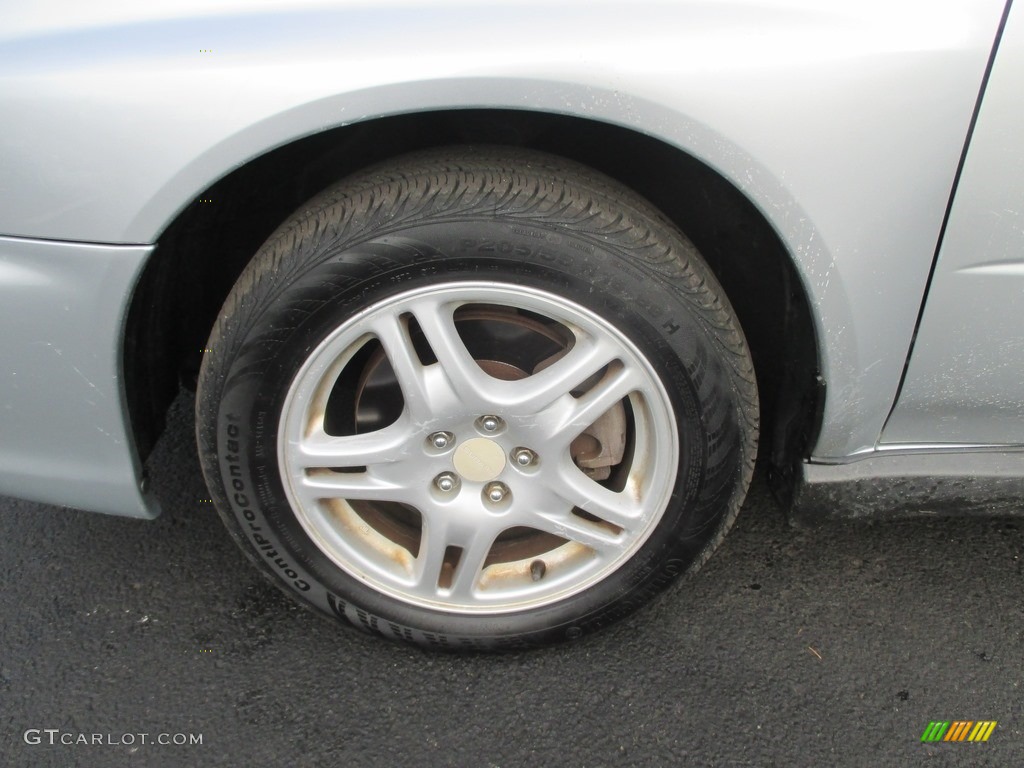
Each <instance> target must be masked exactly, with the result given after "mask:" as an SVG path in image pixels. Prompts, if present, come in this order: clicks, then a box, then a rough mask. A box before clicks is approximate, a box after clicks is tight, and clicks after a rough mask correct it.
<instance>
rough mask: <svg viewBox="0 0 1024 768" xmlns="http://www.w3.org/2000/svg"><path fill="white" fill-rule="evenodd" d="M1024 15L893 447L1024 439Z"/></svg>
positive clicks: (1002, 64) (960, 194)
mask: <svg viewBox="0 0 1024 768" xmlns="http://www.w3.org/2000/svg"><path fill="white" fill-rule="evenodd" d="M1022 84H1024V15H1022V14H1021V13H1019V12H1017V13H1013V14H1011V15H1010V17H1009V18H1008V19H1007V24H1006V28H1005V30H1004V32H1003V37H1002V41H1001V43H1000V46H999V52H998V54H997V56H996V59H995V62H994V65H993V67H992V74H991V76H990V78H989V82H988V86H987V88H986V90H985V100H984V101H983V102H982V105H981V110H980V112H979V113H978V122H977V125H976V126H975V129H974V135H973V137H972V140H971V146H970V149H969V150H968V152H967V158H966V162H965V165H964V169H963V173H962V175H961V178H960V183H959V186H958V188H957V194H956V198H955V200H954V202H953V207H952V210H951V212H950V218H949V225H948V227H947V230H946V234H945V237H944V239H943V244H942V250H941V252H940V254H939V261H938V265H937V267H936V270H935V276H934V278H933V280H932V285H931V288H930V290H929V292H928V303H927V305H926V306H925V311H924V317H923V322H922V323H921V328H920V330H919V331H918V335H917V340H916V342H915V344H914V350H913V355H912V356H911V359H910V367H909V369H908V372H907V378H906V382H905V383H904V386H903V390H902V392H901V396H900V400H899V403H898V404H897V405H896V409H895V410H894V411H893V414H892V417H891V418H890V420H889V422H888V424H887V425H886V428H885V432H884V434H883V436H882V438H883V442H884V443H904V442H908V441H928V442H933V443H965V442H974V443H988V444H1014V443H1021V442H1024V86H1022Z"/></svg>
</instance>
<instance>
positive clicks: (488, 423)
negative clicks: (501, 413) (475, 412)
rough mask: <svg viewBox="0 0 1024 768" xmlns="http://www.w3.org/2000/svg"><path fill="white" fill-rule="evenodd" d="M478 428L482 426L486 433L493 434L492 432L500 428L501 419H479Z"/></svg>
mask: <svg viewBox="0 0 1024 768" xmlns="http://www.w3.org/2000/svg"><path fill="white" fill-rule="evenodd" d="M480 426H482V427H483V428H484V429H485V430H486V431H488V432H493V431H494V430H496V429H497V428H498V427H500V426H501V419H499V418H498V417H497V416H484V417H483V418H482V419H480Z"/></svg>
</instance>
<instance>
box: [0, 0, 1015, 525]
mask: <svg viewBox="0 0 1024 768" xmlns="http://www.w3.org/2000/svg"><path fill="white" fill-rule="evenodd" d="M1002 12H1003V3H1002V2H1001V0H939V1H938V2H928V1H926V0H899V1H898V2H893V1H892V0H868V1H867V2H860V3H848V2H823V1H822V0H750V1H748V2H743V1H741V0H721V1H720V2H709V1H707V0H703V1H697V0H685V1H675V2H656V1H645V2H639V3H632V4H629V5H628V6H625V5H623V4H622V3H603V2H577V1H569V0H562V2H555V3H539V2H515V3H496V4H488V5H486V6H481V5H480V4H473V3H466V2H422V1H420V0H415V1H410V0H404V1H403V2H400V3H392V2H375V3H373V4H370V3H366V2H351V1H350V2H344V3H334V4H329V5H328V4H322V3H295V4H287V5H286V4H283V3H280V2H257V3H239V2H235V1H234V0H230V1H229V2H226V1H223V0H221V1H219V2H209V3H201V4H200V3H196V2H184V3H168V2H163V1H161V2H155V3H152V4H145V5H141V4H140V5H132V4H127V3H121V2H113V1H112V0H101V1H100V2H97V3H92V4H89V5H88V6H87V7H86V6H81V5H80V4H73V3H69V2H66V0H51V1H50V2H40V3H38V4H34V5H33V6H32V8H31V9H22V8H18V9H14V8H12V7H11V8H8V9H7V10H4V11H0V71H2V72H3V75H2V76H0V111H2V112H3V114H4V115H5V126H4V131H3V132H0V200H2V203H3V204H2V205H0V233H2V234H5V235H9V236H12V238H11V240H12V241H13V239H14V237H13V236H17V237H21V238H46V239H56V240H68V241H79V242H97V243H124V244H143V245H149V244H153V243H155V242H157V241H158V239H159V236H160V234H161V232H162V231H163V230H164V229H165V228H166V227H167V226H168V225H169V223H170V222H171V221H172V220H173V219H174V217H175V215H176V214H178V213H179V212H180V211H181V210H183V209H184V208H185V207H186V206H188V205H189V204H190V203H191V202H193V201H194V200H195V199H197V198H198V197H199V196H200V195H201V194H202V192H203V190H205V189H207V188H208V187H209V186H210V185H211V184H212V183H213V182H215V181H216V180H217V179H219V178H221V177H223V176H224V175H225V174H227V173H229V172H230V171H231V170H233V169H234V168H237V167H238V166H240V165H242V164H244V163H245V162H247V161H249V160H251V159H252V158H254V157H257V156H259V155H261V154H263V153H265V152H267V151H269V150H270V149H272V148H274V147H277V146H281V145H283V144H286V143H288V142H291V141H294V140H295V139H297V138H300V137H302V136H307V135H312V134H314V133H317V132H319V131H323V130H326V129H330V128H334V127H337V126H341V125H347V124H353V123H358V122H362V121H368V120H372V119H375V118H380V117H384V116H389V115H395V114H403V113H409V112H416V111H430V110H444V109H466V108H500V109H526V110H537V111H544V112H551V113H557V114H561V115H570V116H575V117H579V118H585V119H588V120H597V121H603V122H607V123H613V124H616V125H620V126H624V127H628V128H631V129H634V130H636V131H639V132H642V133H644V134H647V135H649V136H653V137H655V138H657V139H660V140H661V141H663V142H665V143H666V144H668V145H671V146H673V147H676V148H678V149H679V150H681V151H684V152H686V153H689V154H691V155H692V156H694V157H696V158H698V159H700V160H701V161H703V162H705V163H706V164H708V165H709V166H711V167H713V168H715V169H716V170H717V171H719V172H720V173H721V174H722V175H723V176H724V177H725V178H726V179H728V180H729V181H731V182H732V183H733V184H734V185H735V186H736V187H737V188H738V189H740V190H741V191H742V192H743V193H744V194H745V195H747V196H748V197H749V199H750V200H751V201H753V203H754V204H755V205H756V206H757V207H758V208H759V209H760V210H761V211H762V213H763V214H764V215H765V217H766V218H767V220H768V221H769V222H770V223H771V224H772V226H773V227H774V228H775V230H776V231H777V233H778V234H779V236H780V238H781V240H782V242H783V243H784V244H785V246H786V248H787V249H788V251H789V252H790V254H791V255H792V257H793V259H794V263H795V266H796V269H797V271H798V273H799V275H800V277H801V279H802V281H803V284H804V287H805V289H806V292H807V294H808V296H809V298H810V302H811V306H812V311H813V314H814V317H815V321H816V323H817V330H818V336H819V339H820V342H821V343H820V360H821V366H822V375H823V377H824V379H825V381H826V383H827V387H828V398H827V401H826V403H825V406H824V418H823V420H822V428H821V431H820V434H819V437H818V441H817V444H816V445H815V446H813V453H814V456H815V457H816V458H818V459H821V460H825V461H831V460H844V459H846V458H848V457H851V456H856V455H858V454H859V453H863V452H865V451H872V450H874V449H875V447H876V446H877V443H878V439H879V435H880V433H881V430H882V427H883V424H884V422H885V419H886V417H887V415H888V413H889V411H890V409H891V407H892V403H893V400H894V397H895V395H896V392H897V388H898V385H899V382H900V377H901V375H902V372H903V370H904V364H905V362H906V356H907V352H908V349H909V347H910V343H911V339H912V334H913V330H914V325H915V320H916V318H917V314H918V310H919V306H920V301H921V299H922V296H923V294H924V290H925V286H926V283H927V279H928V274H929V270H930V268H931V264H932V261H933V256H934V251H935V245H936V242H937V238H938V235H939V232H940V229H941V225H942V221H943V217H944V214H945V211H946V207H947V204H948V199H949V195H950V191H951V189H952V184H953V180H954V176H955V173H956V168H957V165H958V162H959V159H960V157H961V154H962V150H963V145H964V141H965V138H966V135H967V132H968V128H969V125H970V121H971V116H972V114H973V110H974V107H975V103H976V100H977V97H978V92H979V88H980V85H981V82H982V79H983V76H984V72H985V68H986V64H987V62H988V59H989V55H990V52H991V48H992V44H993V41H994V39H995V35H996V31H997V29H998V25H999V21H1000V18H1001V14H1002ZM611 151H614V148H612V149H611ZM69 247H71V246H69ZM90 253H91V252H90ZM112 253H113V251H112V252H109V253H106V254H105V255H104V254H103V253H101V251H97V252H96V254H97V259H96V261H95V263H94V265H93V268H92V272H91V273H90V275H87V276H82V277H81V281H82V283H81V284H82V290H88V286H89V285H95V281H96V276H97V275H101V274H104V271H105V270H107V269H109V266H108V261H109V259H111V258H113V257H112ZM142 258H143V259H144V257H142ZM141 263H142V262H141V261H139V262H135V263H133V264H132V265H131V269H128V268H127V267H125V269H126V270H127V271H126V272H124V273H123V274H122V273H120V272H119V273H118V275H119V280H121V282H120V283H118V284H116V285H112V286H108V285H107V284H106V283H104V290H105V291H107V293H106V294H105V295H107V296H108V297H110V298H111V301H114V302H119V303H117V305H116V306H111V307H109V308H108V309H109V312H110V314H109V316H105V317H104V323H105V325H104V326H102V327H103V328H104V329H106V330H108V331H111V332H113V329H114V328H115V326H116V327H117V328H120V326H119V325H116V324H115V323H114V320H113V318H115V317H117V318H123V316H124V312H125V308H126V306H127V303H128V301H129V298H130V293H131V284H132V283H131V281H130V280H129V279H128V276H127V274H128V272H131V271H132V270H137V269H138V267H139V266H140V264H141ZM133 274H134V272H133ZM118 289H120V291H121V293H118V292H117V291H118ZM11 307H12V305H6V306H0V327H3V328H11V327H18V326H19V325H20V324H21V323H23V322H25V318H26V315H24V314H22V311H21V310H20V309H18V310H14V309H12V308H11ZM41 314H44V313H42V312H37V315H41ZM35 316H36V315H33V317H35ZM60 322H61V320H60V318H53V317H50V318H48V319H47V320H46V325H45V326H42V327H44V328H45V329H47V332H48V334H49V335H48V336H47V339H48V340H52V339H54V338H71V337H74V334H75V333H77V332H78V331H79V329H80V324H79V322H78V321H75V320H71V319H67V321H66V325H65V326H64V327H57V325H56V324H58V323H60ZM95 328H96V330H95V332H94V333H93V334H92V337H91V338H92V343H93V344H94V345H96V348H97V349H98V350H99V352H98V353H97V354H98V355H99V357H98V358H97V359H102V360H104V361H105V369H104V371H102V372H100V371H96V372H94V373H95V375H96V376H97V379H93V381H92V383H95V381H96V380H102V381H103V382H105V383H111V382H114V381H119V379H117V378H116V377H118V375H119V374H118V366H117V363H116V360H115V359H114V358H111V357H109V356H108V354H107V353H108V352H109V345H110V344H112V343H114V340H115V339H119V338H120V336H119V335H117V336H110V337H108V336H105V335H102V334H101V329H100V327H99V326H95ZM12 351H15V350H12ZM29 359H31V360H35V358H29ZM50 368H52V366H51V367H50ZM50 368H44V369H42V370H41V373H40V375H43V371H46V370H50ZM101 373H102V376H100V374H101ZM89 376H90V378H92V376H93V373H90V374H89ZM79 378H80V377H79ZM59 381H60V382H62V383H63V385H65V386H67V387H68V391H67V395H66V396H67V397H68V398H69V400H70V401H71V402H80V401H82V398H83V397H84V396H85V395H87V394H88V393H89V391H90V387H89V386H88V384H87V382H86V381H75V380H74V378H73V376H72V377H68V376H64V377H62V378H60V379H59ZM0 396H2V397H4V398H7V399H6V402H10V403H14V404H15V405H16V407H17V408H19V409H20V408H22V407H23V406H22V403H23V402H25V403H29V402H30V401H31V397H30V396H29V395H28V394H27V393H26V392H24V391H22V392H21V393H20V394H19V395H17V396H16V397H15V396H14V395H13V392H12V390H11V388H10V386H9V385H8V386H7V387H6V388H5V389H4V390H3V391H0ZM12 398H13V399H12ZM121 399H122V400H123V395H122V396H121ZM111 402H113V401H111ZM106 419H107V420H106V421H102V422H101V421H98V420H87V421H88V423H85V422H83V421H81V420H73V421H71V422H68V426H66V427H65V429H64V433H63V434H62V436H60V437H58V436H57V435H55V434H54V435H51V434H49V433H46V434H45V435H39V436H36V437H32V435H31V434H29V432H30V430H24V431H23V433H19V439H20V440H21V442H20V443H19V444H18V445H17V448H18V450H19V452H20V458H19V461H21V462H22V463H27V462H31V461H32V460H42V459H43V458H44V457H45V456H47V455H50V454H51V453H52V452H53V450H54V449H55V446H56V445H58V444H59V442H60V441H61V440H64V441H67V440H68V439H69V435H68V430H70V431H74V433H75V434H74V440H73V445H74V446H75V447H76V450H78V451H81V452H82V453H84V454H89V453H90V452H93V451H98V450H101V448H100V446H101V445H102V444H103V442H104V440H105V439H106V438H105V437H104V436H103V433H102V432H101V431H100V430H98V429H97V427H99V428H100V429H102V430H105V431H106V432H110V433H111V434H116V435H117V436H118V439H121V438H122V437H123V436H124V435H126V434H127V432H123V434H122V430H123V427H124V422H125V419H126V416H125V413H124V411H123V410H122V411H121V412H120V413H119V414H114V413H112V412H110V413H107V414H106ZM94 421H95V423H93V422H94ZM44 437H45V439H44ZM25 441H28V442H25ZM128 446H129V443H128V442H127V441H126V442H124V444H123V447H124V450H125V451H127V452H128V453H131V450H130V448H129V447H128ZM119 450H120V449H119ZM122 458H123V459H124V457H123V456H122ZM124 460H125V462H127V459H124ZM82 461H86V460H85V459H82ZM14 467H15V465H14V464H11V463H10V461H0V483H2V484H0V489H5V490H8V492H11V493H14V492H19V493H21V492H24V491H21V490H19V489H21V488H27V489H29V490H33V497H34V498H40V499H45V500H53V501H59V502H60V503H68V502H67V501H65V500H66V499H72V498H74V499H78V502H77V503H76V505H77V506H84V507H89V508H104V509H105V510H106V511H113V510H120V511H124V510H125V509H129V508H135V509H137V507H138V505H139V504H141V503H142V502H141V500H140V498H139V497H138V492H137V489H135V490H133V493H135V497H133V498H132V499H127V498H126V497H123V496H121V495H118V494H120V493H121V492H122V491H124V490H125V489H127V488H129V486H130V483H127V482H126V483H120V484H118V486H117V487H118V489H119V490H118V493H113V492H112V494H111V496H110V500H109V502H110V503H106V502H105V501H104V499H103V497H102V496H95V497H87V496H86V495H78V496H76V494H75V491H74V490H73V488H72V489H71V490H68V489H67V488H60V489H58V488H57V485H58V483H55V484H53V491H52V493H50V495H49V496H43V495H39V494H38V493H35V490H40V491H42V490H45V489H44V488H43V486H42V485H39V486H38V488H37V486H32V488H29V487H28V486H27V485H24V484H22V485H19V483H18V482H17V481H16V482H11V481H9V480H4V479H2V478H7V477H9V476H10V477H14V478H17V477H18V476H19V475H18V474H17V472H16V471H15V469H14ZM105 467H106V464H104V463H102V462H101V463H100V464H96V465H94V468H95V469H96V470H97V471H99V469H101V468H105ZM104 471H105V470H104ZM119 471H120V472H121V473H122V475H121V476H124V477H127V476H129V475H131V476H132V478H133V479H134V478H135V477H136V476H137V468H136V467H134V466H132V465H131V464H130V463H124V464H122V465H121V466H120V468H119ZM12 473H13V474H12ZM85 480H90V479H89V478H85ZM90 481H94V482H96V483H101V482H104V481H105V478H104V477H101V476H100V475H96V476H95V477H93V478H91V480H90ZM69 482H70V481H69ZM48 493H49V491H48Z"/></svg>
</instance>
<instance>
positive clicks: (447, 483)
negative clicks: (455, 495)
mask: <svg viewBox="0 0 1024 768" xmlns="http://www.w3.org/2000/svg"><path fill="white" fill-rule="evenodd" d="M458 482H459V479H458V478H457V477H456V476H455V475H453V474H452V473H451V472H442V473H441V474H440V475H438V476H437V477H435V478H434V485H436V486H437V490H439V491H444V492H445V493H451V492H452V491H454V490H455V486H456V485H458Z"/></svg>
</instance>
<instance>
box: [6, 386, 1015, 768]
mask: <svg viewBox="0 0 1024 768" xmlns="http://www.w3.org/2000/svg"><path fill="white" fill-rule="evenodd" d="M150 466H151V470H150V471H151V476H152V480H153V483H154V487H155V489H156V490H157V492H158V493H159V495H160V497H161V498H162V500H163V504H164V514H163V515H162V516H161V517H160V518H159V519H157V520H156V521H153V522H143V521H134V520H126V519H119V518H114V517H107V516H104V515H96V514H89V513H84V512H77V511H73V510H67V509H60V508H55V507H47V506H45V505H41V504H33V503H29V502H23V501H17V500H13V499H5V498H0V578H2V583H3V589H2V591H0V617H2V619H0V764H2V765H11V766H70V765H81V766H90V767H93V766H95V767H96V768H102V767H103V766H132V765H138V766H175V767H177V766H189V765H197V766H246V767H249V766H252V767H253V768H256V767H258V766H274V767H275V768H276V767H278V766H281V767H284V766H288V767H289V768H290V767H291V766H327V765H339V766H364V765H365V766H377V765H381V766H385V765H387V766H435V765H436V766H459V767H460V768H462V767H471V766H481V767H487V768H489V767H491V766H499V767H500V768H511V767H513V766H529V767H530V768H537V767H540V766H633V765H635V766H677V765H678V766H683V765H694V766H839V765H851V766H872V767H875V766H910V765H927V766H946V765H954V766H985V765H991V766H1017V765H1024V706H1022V697H1024V635H1022V630H1024V519H1020V518H1019V519H1017V520H1013V519H1003V520H985V519H941V520H939V519H929V520H914V521H900V522H890V523H885V524H878V525H866V524H858V525H852V524H830V525H828V526H827V527H823V528H818V529H794V528H791V527H790V526H789V525H788V524H787V522H786V520H785V517H784V515H783V513H782V512H781V511H780V510H779V508H778V507H777V506H776V505H775V503H774V502H773V501H772V500H771V497H770V496H769V495H768V493H767V492H766V490H765V487H764V483H763V482H761V481H756V482H755V486H754V488H753V490H752V493H751V496H750V498H749V501H748V503H747V504H746V507H745V509H744V510H743V512H742V513H741V515H740V518H739V521H738V523H737V526H736V528H735V529H734V531H733V532H732V533H731V534H730V535H729V537H728V538H727V539H726V541H725V543H724V544H723V546H722V548H721V549H720V550H719V552H718V553H717V554H716V555H715V556H714V557H713V558H712V559H711V561H710V563H708V565H707V566H706V567H705V568H704V569H703V570H702V571H701V572H700V573H698V574H696V575H695V576H693V577H690V578H686V579H684V580H682V581H681V582H680V583H679V584H678V585H677V586H676V587H674V588H673V589H672V590H671V591H670V592H669V593H668V594H666V595H665V596H664V597H663V598H662V599H660V600H659V601H657V602H656V603H655V604H653V605H652V606H650V607H648V608H647V609H645V610H642V611H641V612H639V613H638V614H636V615H634V616H633V617H631V618H630V619H628V620H626V621H625V622H622V623H620V624H619V625H617V626H615V627H613V628H611V629H609V630H607V631H605V632H603V633H601V634H599V635H596V636H594V637H591V638H586V639H584V640H581V641H579V642H577V643H575V644H569V645H563V646H559V647H555V648H552V649H547V650H540V651H532V652H528V653H515V654H505V655H499V656H488V655H461V656H456V655H441V654H437V653H430V652H426V651H421V650H418V649H415V648H410V647H406V646H401V645H396V644H393V643H389V642H384V641H381V640H379V639H374V638H371V637H367V636H363V635H360V634H356V633H354V632H351V631H346V630H344V629H343V628H342V627H340V626H338V625H337V624H336V623H334V622H332V621H331V620H329V619H327V618H324V617H320V616H319V615H316V614H314V613H312V612H310V611H307V610H305V609H303V608H300V607H297V606H295V605H293V604H292V603H291V602H290V600H289V599H288V598H287V597H286V596H284V595H283V594H282V593H281V592H279V591H278V590H277V589H276V588H275V587H274V586H272V585H270V584H269V583H267V582H266V581H265V580H264V579H263V577H262V576H261V575H259V574H258V573H256V571H255V570H254V569H253V568H252V567H251V566H250V565H249V563H248V561H247V560H246V559H245V557H244V556H243V555H242V554H241V552H240V551H238V550H237V548H236V547H235V545H234V544H233V543H232V542H231V541H230V539H229V538H228V535H227V533H226V532H225V531H224V530H223V529H222V527H221V524H220V521H219V519H218V517H217V515H216V513H215V512H214V510H213V509H212V508H211V506H210V504H209V503H207V502H204V501H202V499H204V498H207V496H206V492H205V489H204V486H203V481H202V477H201V475H200V471H199V465H198V461H197V459H196V455H195V448H194V446H193V440H192V422H191V418H190V414H189V411H188V403H187V402H186V401H185V400H184V399H183V398H179V401H178V403H177V404H176V406H175V409H174V411H173V412H172V418H171V422H170V425H169V429H168V433H167V435H165V437H164V439H163V440H162V441H161V443H160V444H159V445H158V448H157V451H156V454H155V455H154V457H153V458H152V460H151V464H150ZM1022 510H1024V500H1022ZM932 721H975V722H976V721H995V722H996V723H997V725H996V726H995V728H994V730H993V731H992V733H991V736H990V737H989V739H988V741H987V742H984V743H970V742H957V743H954V742H938V743H923V742H922V741H921V736H922V733H923V732H924V731H925V729H926V728H927V727H928V725H929V723H930V722H932ZM197 737H198V740H201V743H196V741H197ZM162 741H163V742H169V743H159V742H162ZM51 742H52V743H51ZM83 742H84V743H83ZM175 742H179V743H175ZM180 742H184V743H180Z"/></svg>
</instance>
